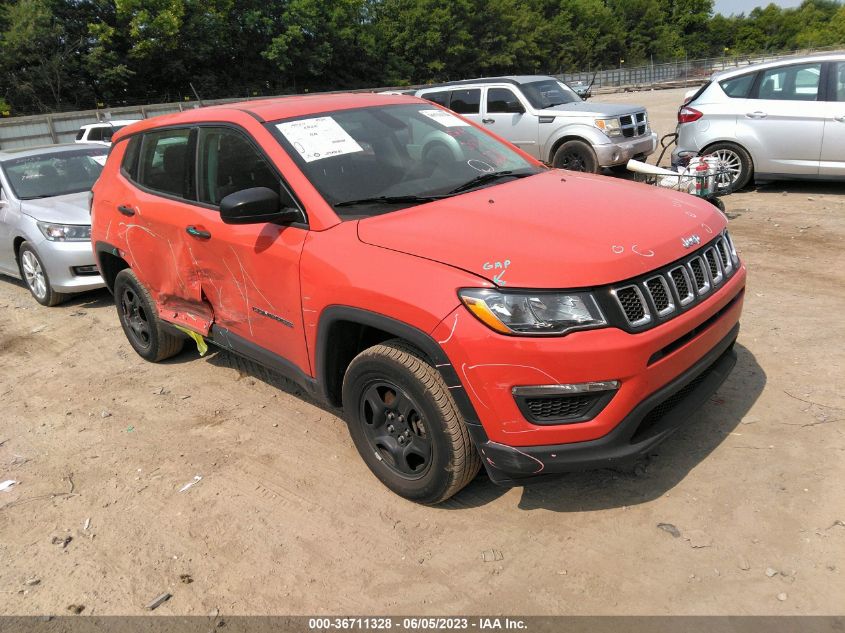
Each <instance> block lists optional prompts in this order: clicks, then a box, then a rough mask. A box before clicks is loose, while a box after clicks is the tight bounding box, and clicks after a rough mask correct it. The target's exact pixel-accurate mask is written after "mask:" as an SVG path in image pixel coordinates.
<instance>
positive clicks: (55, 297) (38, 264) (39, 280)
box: [18, 242, 70, 307]
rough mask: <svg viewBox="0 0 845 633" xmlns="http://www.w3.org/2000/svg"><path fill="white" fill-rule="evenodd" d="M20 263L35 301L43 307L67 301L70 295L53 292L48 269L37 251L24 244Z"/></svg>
mask: <svg viewBox="0 0 845 633" xmlns="http://www.w3.org/2000/svg"><path fill="white" fill-rule="evenodd" d="M18 262H19V264H20V268H21V276H22V277H23V280H24V282H25V283H26V286H27V288H29V291H30V292H31V293H32V296H33V297H35V300H36V301H37V302H38V303H40V304H41V305H43V306H48V307H52V306H56V305H59V304H60V303H61V302H62V301H66V300H67V298H68V297H69V296H70V295H67V294H64V293H62V292H56V291H55V290H53V286H52V285H50V278H49V277H48V276H47V269H46V268H44V264H43V263H42V261H41V258H40V257H39V256H38V253H36V252H35V249H34V248H32V246H31V245H30V244H29V242H24V243H23V244H21V247H20V250H19V251H18Z"/></svg>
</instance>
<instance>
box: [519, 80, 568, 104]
mask: <svg viewBox="0 0 845 633" xmlns="http://www.w3.org/2000/svg"><path fill="white" fill-rule="evenodd" d="M521 87H522V92H523V94H524V95H525V96H526V97H527V98H528V100H529V101H530V102H531V105H532V106H534V107H535V108H537V109H538V110H543V109H545V108H551V107H554V106H556V105H563V104H564V103H580V102H581V97H579V96H578V95H577V94H575V91H574V90H572V89H571V88H570V87H569V86H567V85H566V84H562V83H561V82H559V81H555V80H554V79H543V80H542V81H532V82H531V83H527V84H522V86H521Z"/></svg>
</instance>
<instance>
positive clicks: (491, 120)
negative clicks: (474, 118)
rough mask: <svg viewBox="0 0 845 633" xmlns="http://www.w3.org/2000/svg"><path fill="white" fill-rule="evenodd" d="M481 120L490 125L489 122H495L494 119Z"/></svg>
mask: <svg viewBox="0 0 845 633" xmlns="http://www.w3.org/2000/svg"><path fill="white" fill-rule="evenodd" d="M481 122H482V123H483V124H484V125H490V124H491V123H495V122H496V119H481Z"/></svg>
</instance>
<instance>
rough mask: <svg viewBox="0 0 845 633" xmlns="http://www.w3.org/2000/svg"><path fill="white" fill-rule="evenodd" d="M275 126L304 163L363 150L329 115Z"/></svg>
mask: <svg viewBox="0 0 845 633" xmlns="http://www.w3.org/2000/svg"><path fill="white" fill-rule="evenodd" d="M276 127H277V128H278V130H279V132H281V133H282V134H284V137H285V138H286V139H287V140H288V142H289V143H290V144H291V145H293V147H294V149H295V150H296V151H297V152H299V155H300V156H302V158H303V159H304V160H305V162H306V163H310V162H313V161H315V160H320V159H321V158H329V157H331V156H341V155H342V154H353V153H355V152H362V151H364V150H363V148H362V147H361V146H360V145H358V143H357V142H356V141H355V139H354V138H352V137H351V136H349V133H348V132H347V131H346V130H344V129H343V128H342V127H340V124H338V122H337V121H335V120H334V119H333V118H332V117H330V116H323V117H318V118H315V119H301V120H299V121H289V122H287V123H279V124H278V125H276Z"/></svg>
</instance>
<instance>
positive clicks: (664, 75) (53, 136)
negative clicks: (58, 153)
mask: <svg viewBox="0 0 845 633" xmlns="http://www.w3.org/2000/svg"><path fill="white" fill-rule="evenodd" d="M822 50H835V49H832V48H831V49H813V50H806V51H792V52H791V53H777V54H767V55H754V56H735V57H715V58H708V59H691V60H679V61H676V62H670V63H667V64H650V65H648V66H638V67H635V68H627V67H620V68H611V69H605V70H600V71H598V72H595V71H590V70H589V69H588V70H584V71H580V72H576V73H563V74H560V75H556V76H557V77H558V78H559V79H561V80H562V81H566V82H568V83H571V82H575V81H582V82H584V83H587V84H589V83H590V82H592V83H593V91H594V92H599V91H604V92H609V91H613V90H621V89H628V90H637V89H648V88H655V87H662V88H668V87H672V86H686V85H696V84H701V83H704V82H705V81H706V80H707V78H708V77H709V76H710V75H711V74H713V73H714V72H716V71H719V70H726V69H728V68H737V67H739V66H746V65H748V64H756V63H759V62H764V61H770V60H775V59H781V58H783V57H785V56H788V55H790V54H794V55H797V54H807V53H811V52H821V51H822ZM385 89H386V88H377V89H366V90H354V91H351V92H373V91H376V90H385ZM269 98H272V97H258V99H269ZM235 101H243V99H242V98H239V99H214V100H203V101H202V102H197V101H188V102H177V103H159V104H153V105H144V106H130V107H121V108H108V109H104V110H85V111H80V112H62V113H56V114H41V115H35V116H23V117H13V118H10V119H0V149H15V148H22V147H35V146H38V145H49V144H52V143H67V142H71V141H73V140H74V139H75V138H76V134H77V132H78V131H79V128H80V127H81V126H83V125H86V124H88V123H98V122H104V121H110V120H119V119H146V118H149V117H152V116H157V115H159V114H169V113H171V112H179V111H181V110H185V109H188V108H198V107H201V106H204V105H206V106H207V105H217V104H223V103H233V102H235Z"/></svg>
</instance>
